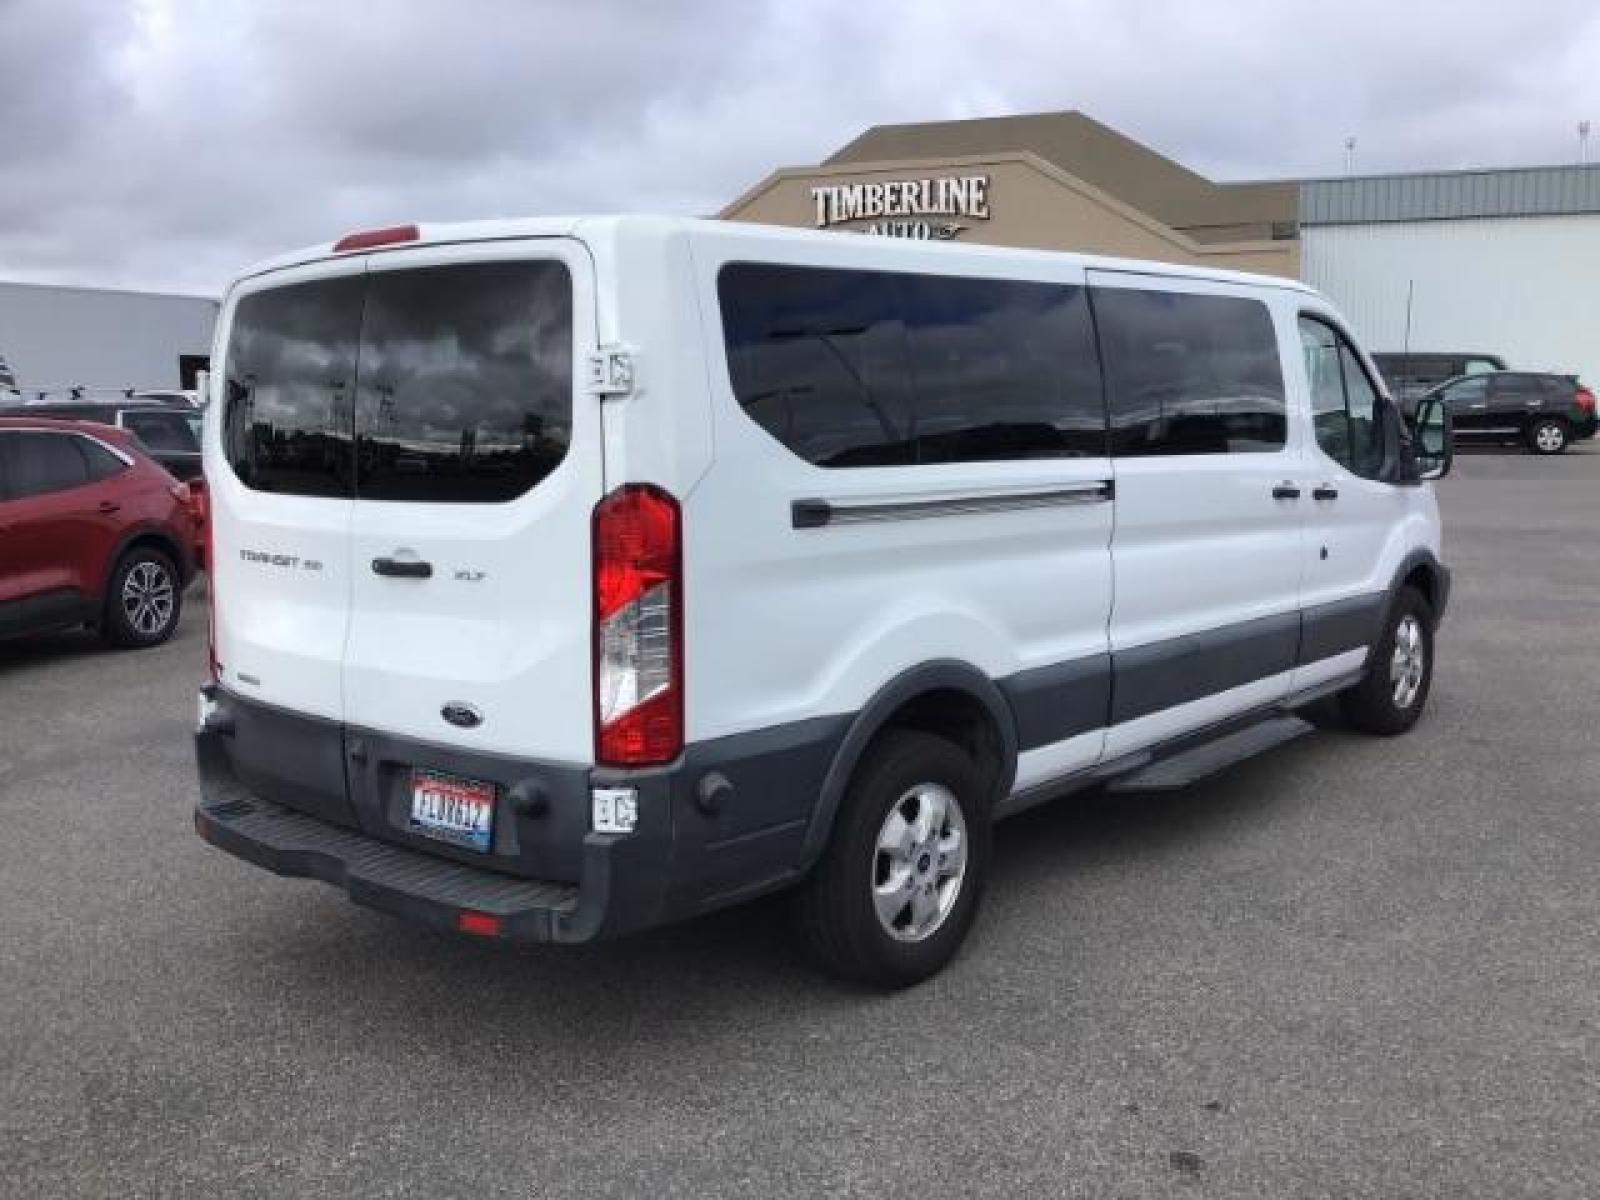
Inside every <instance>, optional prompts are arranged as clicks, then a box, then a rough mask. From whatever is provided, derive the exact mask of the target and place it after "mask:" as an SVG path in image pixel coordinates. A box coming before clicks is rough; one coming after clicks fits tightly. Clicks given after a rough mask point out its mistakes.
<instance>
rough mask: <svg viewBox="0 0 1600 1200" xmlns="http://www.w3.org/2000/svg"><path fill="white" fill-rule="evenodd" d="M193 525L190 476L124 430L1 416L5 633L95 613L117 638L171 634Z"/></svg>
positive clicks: (65, 623) (155, 638)
mask: <svg viewBox="0 0 1600 1200" xmlns="http://www.w3.org/2000/svg"><path fill="white" fill-rule="evenodd" d="M196 532H197V523H196V516H195V512H194V508H193V503H192V500H191V497H190V491H189V487H188V485H187V484H182V483H179V482H178V481H177V480H175V479H173V478H172V476H171V475H169V474H167V472H166V471H165V470H163V469H162V468H161V467H160V465H159V464H157V463H156V462H154V461H153V460H152V459H151V458H150V457H148V456H147V455H146V454H145V453H144V451H143V450H142V449H141V448H140V447H139V445H138V443H137V442H136V441H135V439H134V438H133V437H132V436H131V435H129V434H128V433H126V432H124V431H122V430H119V429H113V428H108V427H107V426H105V425H102V424H94V423H90V422H86V421H62V420H53V419H49V418H19V417H0V634H4V635H6V636H12V635H17V634H25V633H38V632H41V631H45V630H49V629H55V628H66V627H70V626H74V625H90V626H93V627H94V628H96V629H98V630H99V632H100V633H101V635H102V636H104V637H105V638H106V639H107V640H108V641H110V642H111V643H113V644H114V645H119V646H150V645H154V644H156V643H157V642H163V641H165V640H166V639H167V638H169V637H171V636H172V631H173V629H175V628H176V627H177V623H178V616H179V613H180V612H181V610H182V606H183V589H184V587H185V585H186V584H187V583H188V582H189V579H190V576H191V575H192V573H193V570H194V561H193V554H192V548H193V546H194V544H195V541H196Z"/></svg>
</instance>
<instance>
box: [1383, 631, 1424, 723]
mask: <svg viewBox="0 0 1600 1200" xmlns="http://www.w3.org/2000/svg"><path fill="white" fill-rule="evenodd" d="M1427 653H1428V651H1427V643H1426V642H1425V641H1424V640H1423V636H1422V622H1421V621H1419V620H1417V618H1416V617H1415V616H1414V615H1412V614H1411V613H1407V614H1406V615H1405V616H1404V617H1402V618H1401V619H1400V624H1399V626H1398V627H1397V628H1396V629H1395V631H1394V655H1393V657H1392V658H1390V660H1389V682H1390V684H1391V685H1393V687H1394V706H1395V707H1396V708H1398V709H1401V710H1404V709H1408V708H1410V707H1411V706H1412V705H1413V704H1415V703H1416V700H1417V694H1418V693H1419V692H1421V691H1422V678H1423V675H1424V674H1425V668H1426V666H1427Z"/></svg>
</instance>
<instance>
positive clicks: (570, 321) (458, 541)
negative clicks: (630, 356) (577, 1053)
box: [344, 238, 603, 849]
mask: <svg viewBox="0 0 1600 1200" xmlns="http://www.w3.org/2000/svg"><path fill="white" fill-rule="evenodd" d="M595 343H596V336H595V302H594V283H593V269H592V266H591V262H590V259H589V256H588V253H587V251H586V249H585V248H584V247H583V245H582V244H581V243H579V242H577V241H574V240H571V239H566V238H535V239H518V240H515V241H501V242H485V243H472V244H466V245H451V246H433V247H419V248H417V249H413V250H400V251H394V252H389V253H385V254H377V255H373V256H372V257H371V259H370V262H369V266H368V274H367V286H366V295H365V308H364V316H363V320H362V332H361V342H360V354H359V362H358V364H357V372H356V374H357V379H358V384H357V389H356V397H355V431H356V454H355V460H356V488H355V492H356V500H355V504H354V509H353V513H352V518H351V535H350V545H351V574H350V593H349V595H350V608H351V624H350V631H349V636H348V638H347V641H346V645H345V652H344V696H345V720H346V723H347V728H348V736H349V737H350V738H352V739H355V738H360V737H362V736H363V735H364V734H365V733H374V734H377V735H380V736H379V737H377V738H375V739H372V740H373V742H374V744H381V745H382V746H388V747H390V748H391V751H392V753H393V754H394V755H395V756H396V760H397V761H394V762H391V763H388V764H386V765H385V764H378V763H375V762H368V763H367V765H366V767H365V768H364V770H363V772H362V774H361V776H360V779H361V780H364V782H360V783H357V782H356V778H357V777H355V776H353V777H352V787H353V788H354V789H355V791H356V792H362V791H366V790H372V789H377V790H379V791H382V792H383V793H384V795H381V796H380V795H360V794H353V795H352V800H353V802H354V804H355V806H356V808H357V809H358V810H359V811H360V812H361V820H362V821H363V823H364V824H366V823H370V822H372V821H382V822H383V823H384V824H386V825H388V826H389V828H388V829H386V830H383V832H385V833H393V832H395V831H396V826H398V827H399V828H400V829H401V830H402V831H403V829H404V826H405V824H406V818H405V816H404V815H403V814H402V813H401V812H398V811H392V810H393V806H394V805H396V804H400V803H401V802H402V800H403V799H404V797H403V796H402V795H401V793H402V791H406V790H408V789H409V786H410V784H409V775H410V770H411V768H412V767H417V768H419V769H421V768H428V767H436V768H446V767H451V768H454V769H455V773H463V774H468V775H470V774H471V773H472V764H471V760H470V759H458V758H438V757H437V756H435V757H434V758H431V759H429V754H428V752H427V749H426V747H417V746H415V744H414V743H415V742H416V741H418V740H420V741H422V742H426V743H433V744H440V743H442V744H444V745H446V746H448V747H450V748H451V749H452V751H453V752H465V753H475V752H483V753H485V754H499V755H511V756H517V757H519V758H523V759H528V758H534V759H539V760H543V761H547V762H561V763H566V764H574V765H583V764H586V763H589V762H591V761H592V755H593V732H592V718H591V701H590V675H591V670H592V668H591V656H592V645H591V634H590V609H591V599H590V548H589V540H590V518H591V514H592V513H593V511H594V506H595V503H596V502H597V501H598V500H599V499H600V497H601V494H602V491H603V479H602V466H603V456H602V453H601V441H600V439H601V430H600V412H599V405H598V404H594V403H584V402H583V400H584V399H585V396H584V395H583V394H581V393H580V391H579V389H578V387H577V380H578V378H579V368H580V367H581V365H582V364H583V363H584V361H585V359H586V356H587V354H588V352H589V351H590V350H591V349H593V347H594V345H595ZM397 745H398V747H399V748H398V749H396V748H395V747H396V746H397ZM408 747H409V748H408ZM355 753H356V757H358V758H359V757H360V753H359V751H357V752H355ZM419 759H429V761H427V762H421V761H418V760H419ZM407 760H409V761H407ZM391 802H392V803H391ZM374 832H377V830H374ZM479 848H480V849H482V848H486V847H479Z"/></svg>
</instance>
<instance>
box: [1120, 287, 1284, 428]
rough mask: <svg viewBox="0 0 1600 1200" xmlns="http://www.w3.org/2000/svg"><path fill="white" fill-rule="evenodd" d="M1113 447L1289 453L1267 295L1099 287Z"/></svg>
mask: <svg viewBox="0 0 1600 1200" xmlns="http://www.w3.org/2000/svg"><path fill="white" fill-rule="evenodd" d="M1094 312H1095V321H1096V324H1097V326H1098V328H1099V331H1100V348H1101V353H1102V355H1103V356H1104V359H1105V366H1106V392H1107V395H1108V396H1109V398H1110V407H1111V444H1112V452H1113V453H1115V454H1118V455H1123V456H1130V457H1131V456H1143V455H1153V454H1242V453H1259V452H1265V451H1274V450H1281V449H1282V448H1283V445H1284V441H1285V438H1286V436H1287V433H1288V416H1287V409H1286V408H1285V403H1284V391H1283V371H1282V369H1281V368H1280V366H1279V361H1278V340H1277V337H1276V335H1275V334H1274V332H1273V328H1272V316H1271V314H1270V313H1268V311H1267V306H1266V305H1265V304H1263V303H1261V301H1259V300H1251V299H1247V298H1245V297H1239V296H1202V295H1195V294H1191V293H1184V292H1165V291H1144V290H1139V289H1132V288H1108V287H1096V288H1095V289H1094Z"/></svg>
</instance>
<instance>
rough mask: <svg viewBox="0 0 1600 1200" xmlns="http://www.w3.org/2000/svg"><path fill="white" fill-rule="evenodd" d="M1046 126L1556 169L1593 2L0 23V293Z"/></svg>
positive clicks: (763, 6)
mask: <svg viewBox="0 0 1600 1200" xmlns="http://www.w3.org/2000/svg"><path fill="white" fill-rule="evenodd" d="M1067 108H1079V109H1082V110H1084V111H1085V112H1088V113H1089V114H1090V115H1092V116H1095V117H1097V118H1099V119H1100V120H1102V121H1105V122H1107V123H1108V124H1111V125H1113V126H1116V127H1117V128H1119V129H1121V130H1123V131H1124V132H1126V133H1128V134H1130V135H1132V136H1134V137H1137V138H1139V139H1141V140H1143V141H1146V142H1148V143H1149V144H1151V145H1153V146H1154V147H1156V148H1157V149H1159V150H1161V151H1162V152H1164V153H1166V154H1168V155H1169V156H1171V157H1174V158H1176V159H1178V160H1179V161H1181V162H1184V163H1185V164H1187V165H1189V166H1192V167H1194V168H1195V169H1197V170H1200V171H1202V172H1204V173H1207V174H1210V175H1213V176H1215V177H1218V178H1263V177H1273V176H1285V175H1306V174H1337V173H1339V172H1340V171H1341V170H1342V168H1343V154H1344V149H1343V144H1344V139H1345V137H1346V136H1350V135H1353V136H1355V137H1356V138H1358V163H1359V168H1360V169H1361V170H1364V171H1374V172H1376V171H1386V170H1404V169H1411V168H1416V167H1463V166H1476V165H1513V164H1525V163H1546V162H1570V161H1573V160H1574V159H1575V158H1576V155H1577V134H1576V124H1577V121H1578V120H1579V119H1580V118H1582V117H1592V118H1594V119H1595V120H1596V122H1597V124H1596V131H1597V132H1596V136H1595V139H1594V141H1595V144H1596V153H1595V154H1594V155H1592V157H1600V6H1596V5H1595V4H1594V3H1593V0H1570V2H1569V0H1517V2H1513V3H1506V2H1504V0H1455V2H1453V3H1422V2H1414V0H1410V2H1408V0H1382V2H1377V3H1370V2H1368V0H1340V2H1339V3H1328V2H1327V0H1315V2H1311V3H1305V2H1302V0H1211V2H1205V3H1201V2H1196V0H1191V2H1185V0H1169V2H1159V0H904V2H895V0H676V2H671V3H669V2H667V0H562V2H558V0H438V2H436V0H381V2H380V0H365V2H364V3H358V2H355V0H350V2H341V0H306V2H302V0H0V278H9V279H34V280H49V281H71V282H91V283H103V284H115V285H123V286H136V287H160V288H168V287H170V288H175V289H179V290H185V291H199V292H216V291H218V290H220V288H221V287H222V285H223V284H224V283H225V282H226V280H227V279H228V277H229V276H230V275H231V274H233V273H234V271H235V270H236V269H237V268H238V267H239V266H241V265H243V264H245V263H247V262H250V261H251V260H253V259H256V258H260V257H262V256H264V255H267V254H270V253H275V252H276V251H278V250H281V249H285V248H288V247H291V246H295V245H300V244H304V243H308V242H317V241H324V240H329V239H331V238H333V237H336V236H337V235H339V234H340V233H341V232H344V231H347V230H349V229H354V228H361V227H363V226H371V225H381V224H387V223H394V222H398V221H406V220H412V219H437V220H447V219H468V218H476V217H489V216H509V215H531V214H539V213H556V212H574V211H615V210H622V209H634V210H648V211H663V212H688V213H708V212H714V211H716V210H717V209H718V208H720V207H721V206H722V205H723V204H724V203H725V202H726V201H728V200H730V199H732V198H733V197H734V196H736V195H738V194H739V193H740V192H741V191H743V190H744V189H745V188H746V187H747V186H749V185H750V184H752V183H754V182H755V181H756V180H758V179H760V178H761V177H762V176H763V175H765V174H766V173H767V172H768V171H769V170H770V169H772V168H773V167H775V166H780V165H793V164H801V163H807V162H815V161H817V160H818V159H820V158H822V157H823V156H825V155H827V154H828V153H829V152H831V151H832V150H833V149H835V148H836V147H837V146H839V145H841V144H842V143H843V142H845V141H847V140H849V138H851V137H852V136H854V135H855V134H856V133H857V132H858V131H860V130H861V129H862V128H864V127H866V126H868V125H871V124H875V123H880V122H899V121H915V120H927V119H934V118H952V117H967V116H990V115H997V114H1003V113H1012V112H1031V111H1041V110H1048V109H1067Z"/></svg>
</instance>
